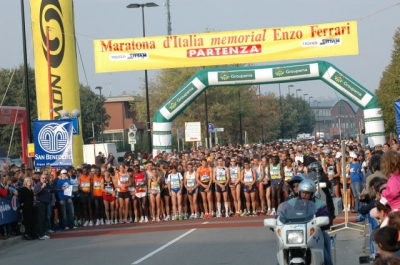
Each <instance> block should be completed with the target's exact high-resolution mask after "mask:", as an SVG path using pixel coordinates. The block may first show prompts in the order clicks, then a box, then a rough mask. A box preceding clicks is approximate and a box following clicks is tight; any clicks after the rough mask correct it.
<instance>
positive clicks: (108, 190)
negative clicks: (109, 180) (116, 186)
mask: <svg viewBox="0 0 400 265" xmlns="http://www.w3.org/2000/svg"><path fill="white" fill-rule="evenodd" d="M104 189H105V190H106V191H107V192H112V191H113V187H104Z"/></svg>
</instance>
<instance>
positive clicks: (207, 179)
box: [196, 158, 213, 218]
mask: <svg viewBox="0 0 400 265" xmlns="http://www.w3.org/2000/svg"><path fill="white" fill-rule="evenodd" d="M196 178H197V182H198V183H199V184H200V186H199V191H200V194H201V198H202V199H203V207H204V218H211V217H212V212H213V197H212V196H213V194H212V189H211V184H212V180H213V174H212V169H211V167H209V166H208V164H207V159H206V158H203V159H202V160H201V166H199V168H198V169H197V174H196Z"/></svg>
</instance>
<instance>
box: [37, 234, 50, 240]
mask: <svg viewBox="0 0 400 265" xmlns="http://www.w3.org/2000/svg"><path fill="white" fill-rule="evenodd" d="M39 239H40V240H46V239H50V237H49V236H46V235H44V236H40V237H39Z"/></svg>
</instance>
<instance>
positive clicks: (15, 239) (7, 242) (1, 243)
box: [0, 236, 23, 248]
mask: <svg viewBox="0 0 400 265" xmlns="http://www.w3.org/2000/svg"><path fill="white" fill-rule="evenodd" d="M22 239H23V237H22V236H14V237H10V238H7V239H5V240H0V248H1V247H6V246H9V245H13V244H16V243H18V242H20V241H22Z"/></svg>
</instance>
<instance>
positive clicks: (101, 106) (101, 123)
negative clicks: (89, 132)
mask: <svg viewBox="0 0 400 265" xmlns="http://www.w3.org/2000/svg"><path fill="white" fill-rule="evenodd" d="M95 89H98V90H99V91H100V135H101V142H102V143H104V137H103V103H102V101H103V100H102V98H101V90H102V89H103V88H102V87H101V86H97V87H95Z"/></svg>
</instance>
